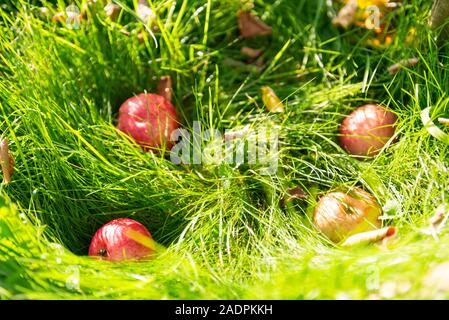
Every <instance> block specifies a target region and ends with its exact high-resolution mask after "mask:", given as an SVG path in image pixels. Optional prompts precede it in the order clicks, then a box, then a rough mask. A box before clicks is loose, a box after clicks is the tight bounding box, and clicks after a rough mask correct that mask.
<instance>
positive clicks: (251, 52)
mask: <svg viewBox="0 0 449 320" xmlns="http://www.w3.org/2000/svg"><path fill="white" fill-rule="evenodd" d="M240 51H241V53H242V54H244V55H245V56H248V57H250V58H251V59H256V58H258V57H260V55H261V54H262V53H263V51H262V50H257V49H252V48H249V47H243V48H242V49H241V50H240Z"/></svg>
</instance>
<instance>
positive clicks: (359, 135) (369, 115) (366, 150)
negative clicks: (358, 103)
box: [338, 104, 397, 157]
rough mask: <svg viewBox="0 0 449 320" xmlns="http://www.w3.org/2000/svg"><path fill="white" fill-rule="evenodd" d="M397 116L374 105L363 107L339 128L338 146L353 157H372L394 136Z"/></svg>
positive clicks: (354, 112)
mask: <svg viewBox="0 0 449 320" xmlns="http://www.w3.org/2000/svg"><path fill="white" fill-rule="evenodd" d="M396 121H397V116H396V115H395V114H394V113H392V112H390V111H388V110H386V109H385V108H384V107H382V106H379V105H376V104H367V105H364V106H362V107H360V108H358V109H356V110H355V111H353V112H352V113H351V114H350V115H349V116H347V117H346V118H345V119H344V120H343V123H342V125H341V127H340V135H339V137H338V139H339V141H340V145H341V146H342V147H343V149H345V150H346V151H348V152H349V153H350V154H352V155H354V156H363V157H372V156H375V155H376V154H378V153H379V151H380V150H381V149H382V148H383V147H384V146H385V144H386V143H387V142H388V141H389V140H390V139H391V137H393V136H394V133H395V123H396Z"/></svg>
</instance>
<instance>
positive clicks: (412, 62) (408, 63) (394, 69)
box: [388, 57, 419, 75]
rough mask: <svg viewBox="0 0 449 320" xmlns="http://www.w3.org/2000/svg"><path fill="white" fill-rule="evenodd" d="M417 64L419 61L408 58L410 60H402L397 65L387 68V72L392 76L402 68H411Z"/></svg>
mask: <svg viewBox="0 0 449 320" xmlns="http://www.w3.org/2000/svg"><path fill="white" fill-rule="evenodd" d="M418 62H419V59H418V58H415V57H414V58H410V59H404V60H401V61H399V62H398V63H395V64H393V65H391V66H390V67H389V68H388V72H389V73H390V74H391V75H394V74H396V73H398V72H399V70H401V69H402V68H404V67H405V68H410V67H413V66H415V65H417V64H418Z"/></svg>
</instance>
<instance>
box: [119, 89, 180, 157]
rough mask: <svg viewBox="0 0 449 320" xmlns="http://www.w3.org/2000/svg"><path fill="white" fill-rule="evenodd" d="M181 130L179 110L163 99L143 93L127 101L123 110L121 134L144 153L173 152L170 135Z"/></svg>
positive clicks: (120, 118)
mask: <svg viewBox="0 0 449 320" xmlns="http://www.w3.org/2000/svg"><path fill="white" fill-rule="evenodd" d="M178 127H179V121H178V116H177V113H176V109H175V107H173V105H172V104H171V103H170V101H168V100H167V99H165V98H164V97H163V96H161V95H158V94H154V93H142V94H139V95H137V96H134V97H132V98H129V99H128V100H126V101H125V102H124V103H123V104H122V105H121V107H120V109H119V117H118V125H117V128H118V129H119V130H120V131H123V132H124V133H126V134H128V135H130V136H131V137H132V138H133V139H134V140H135V141H136V142H137V143H138V144H139V145H141V146H142V147H143V148H144V149H159V148H164V147H165V148H166V149H168V150H170V149H171V147H172V146H173V143H172V142H171V141H170V135H171V134H172V132H173V131H174V130H176V129H177V128H178Z"/></svg>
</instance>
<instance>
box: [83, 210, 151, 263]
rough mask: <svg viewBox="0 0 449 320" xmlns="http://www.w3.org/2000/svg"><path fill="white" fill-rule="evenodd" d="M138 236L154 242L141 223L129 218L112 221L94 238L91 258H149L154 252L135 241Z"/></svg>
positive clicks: (90, 249) (116, 259)
mask: <svg viewBox="0 0 449 320" xmlns="http://www.w3.org/2000/svg"><path fill="white" fill-rule="evenodd" d="M136 234H137V235H138V236H139V238H140V237H142V238H144V239H147V240H150V242H151V241H152V237H151V234H150V233H149V232H148V230H147V229H146V228H145V227H144V226H143V225H142V224H141V223H139V222H137V221H135V220H132V219H128V218H120V219H115V220H112V221H110V222H108V223H107V224H105V225H104V226H102V227H101V228H100V229H98V231H97V232H96V233H95V235H94V236H93V238H92V242H91V243H90V247H89V256H99V257H102V258H104V259H106V260H110V261H122V260H140V259H144V258H148V257H149V256H150V255H151V254H152V253H153V252H154V250H152V249H150V248H149V247H148V246H144V245H142V244H141V243H139V242H136V241H135V240H133V239H132V238H135V237H136V236H135V235H136Z"/></svg>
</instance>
